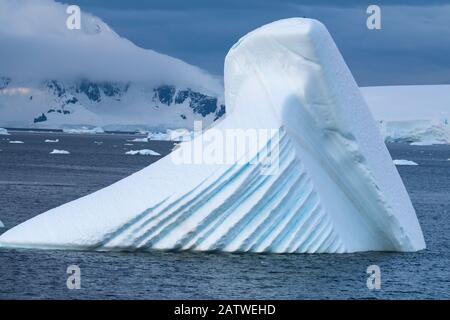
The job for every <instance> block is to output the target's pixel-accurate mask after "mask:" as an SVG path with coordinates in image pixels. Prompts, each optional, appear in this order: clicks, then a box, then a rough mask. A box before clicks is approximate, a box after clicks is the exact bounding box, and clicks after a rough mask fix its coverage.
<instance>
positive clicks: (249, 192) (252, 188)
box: [196, 154, 295, 250]
mask: <svg viewBox="0 0 450 320" xmlns="http://www.w3.org/2000/svg"><path fill="white" fill-rule="evenodd" d="M294 161H295V158H294V157H293V155H292V154H291V155H290V156H289V157H283V159H281V160H280V167H283V166H292V165H293V162H294ZM258 166H260V165H258ZM271 180H274V176H270V175H267V176H266V175H261V174H260V173H259V170H258V173H257V176H256V178H255V182H252V183H249V184H248V185H245V184H244V186H243V188H242V189H241V190H238V191H237V192H236V194H237V195H238V197H237V200H236V201H234V202H233V203H229V204H227V208H226V210H225V211H224V212H223V214H221V215H219V216H218V217H217V219H216V221H215V222H214V223H213V224H212V225H210V227H209V228H208V230H207V231H206V232H205V233H204V235H203V236H202V237H201V238H200V239H199V241H198V242H197V244H196V248H198V250H210V249H211V248H210V247H211V245H212V243H213V242H214V241H216V240H215V239H214V238H217V237H218V235H219V234H221V233H222V234H223V233H225V232H227V231H228V229H229V226H228V225H227V220H228V221H229V219H230V216H231V215H239V214H240V212H241V211H240V210H239V209H238V208H239V207H240V206H243V205H244V203H245V202H246V200H247V199H248V198H249V197H258V191H260V190H261V189H262V188H263V187H264V186H265V185H266V183H268V182H269V181H271ZM241 210H242V209H241ZM219 228H220V229H219Z"/></svg>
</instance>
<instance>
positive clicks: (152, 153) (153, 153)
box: [125, 149, 161, 156]
mask: <svg viewBox="0 0 450 320" xmlns="http://www.w3.org/2000/svg"><path fill="white" fill-rule="evenodd" d="M125 154H128V155H132V156H135V155H141V156H160V155H161V154H159V153H158V152H156V151H153V150H150V149H142V150H130V151H127V152H125Z"/></svg>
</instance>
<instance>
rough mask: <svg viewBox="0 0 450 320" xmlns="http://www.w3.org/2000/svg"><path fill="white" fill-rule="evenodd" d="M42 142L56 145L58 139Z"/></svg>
mask: <svg viewBox="0 0 450 320" xmlns="http://www.w3.org/2000/svg"><path fill="white" fill-rule="evenodd" d="M44 142H45V143H58V142H59V139H54V140H52V139H46V140H45V141H44Z"/></svg>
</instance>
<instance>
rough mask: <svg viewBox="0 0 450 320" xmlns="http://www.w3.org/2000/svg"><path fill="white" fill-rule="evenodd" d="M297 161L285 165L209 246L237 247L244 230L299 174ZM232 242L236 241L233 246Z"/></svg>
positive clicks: (228, 248) (266, 209)
mask: <svg viewBox="0 0 450 320" xmlns="http://www.w3.org/2000/svg"><path fill="white" fill-rule="evenodd" d="M298 165H299V162H298V161H296V160H294V161H293V162H292V165H290V166H289V167H287V168H286V169H285V170H283V171H282V172H281V174H279V175H278V176H277V177H276V179H275V180H274V181H273V183H272V184H271V185H270V186H268V189H267V190H266V191H265V193H264V194H263V196H262V198H261V200H260V201H258V202H256V204H255V205H253V207H252V208H251V209H250V210H249V211H248V212H247V213H245V214H243V215H242V216H241V217H240V218H239V220H238V221H237V222H236V224H234V225H233V226H232V227H231V228H230V229H229V230H228V232H227V233H226V234H224V235H223V236H222V237H221V238H220V239H219V240H218V241H217V242H216V243H214V244H213V245H212V246H211V248H212V249H214V250H216V249H225V248H226V250H225V251H234V250H233V249H232V248H234V247H236V246H237V247H239V244H240V243H241V242H240V241H239V240H241V241H242V239H240V238H241V237H243V236H244V237H245V235H242V234H243V233H244V231H245V232H249V231H250V230H251V229H252V228H254V227H256V226H257V225H256V224H255V220H256V218H257V217H258V216H260V215H262V214H264V212H266V211H268V210H270V209H271V208H272V207H273V205H274V204H275V203H276V202H277V199H278V198H279V197H280V193H281V192H283V191H284V190H286V189H287V188H289V187H290V186H292V184H293V183H294V182H295V180H296V179H297V178H298V177H299V176H300V174H301V173H300V172H299V171H298V170H297V167H298ZM232 242H237V243H236V244H235V246H233V244H232Z"/></svg>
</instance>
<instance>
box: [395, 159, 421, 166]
mask: <svg viewBox="0 0 450 320" xmlns="http://www.w3.org/2000/svg"><path fill="white" fill-rule="evenodd" d="M394 164H395V165H396V166H418V165H419V164H417V163H415V162H414V161H410V160H403V159H400V160H394Z"/></svg>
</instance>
